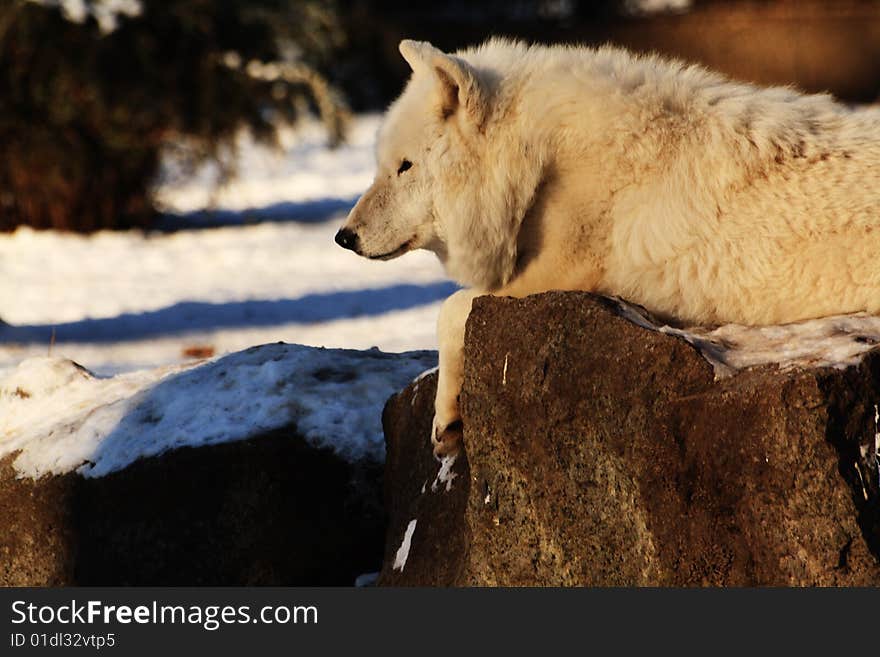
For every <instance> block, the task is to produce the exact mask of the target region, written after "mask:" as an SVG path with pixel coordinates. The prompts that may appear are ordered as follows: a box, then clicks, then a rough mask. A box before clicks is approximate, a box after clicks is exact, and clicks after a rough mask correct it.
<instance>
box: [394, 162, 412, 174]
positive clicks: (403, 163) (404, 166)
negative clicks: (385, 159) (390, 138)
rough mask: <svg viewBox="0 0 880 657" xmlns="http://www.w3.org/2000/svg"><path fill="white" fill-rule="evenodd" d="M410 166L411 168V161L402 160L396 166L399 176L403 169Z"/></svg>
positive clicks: (407, 168) (405, 169) (406, 169)
mask: <svg viewBox="0 0 880 657" xmlns="http://www.w3.org/2000/svg"><path fill="white" fill-rule="evenodd" d="M411 168H412V162H410V161H409V160H403V162H401V163H400V166H399V167H398V168H397V175H398V176H399V175H400V174H402V173H403V172H404V171H408V170H409V169H411Z"/></svg>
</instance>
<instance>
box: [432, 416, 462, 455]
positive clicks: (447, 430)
mask: <svg viewBox="0 0 880 657" xmlns="http://www.w3.org/2000/svg"><path fill="white" fill-rule="evenodd" d="M462 434H463V426H462V423H461V420H456V421H455V422H453V423H451V424H447V425H445V426H440V425H438V424H437V422H436V420H435V422H434V431H433V432H432V433H431V444H432V445H433V446H434V456H436V457H438V458H442V457H444V456H452V455H453V454H457V453H458V451H459V449H460V447H461V438H462Z"/></svg>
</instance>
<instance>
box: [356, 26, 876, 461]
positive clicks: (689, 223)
mask: <svg viewBox="0 0 880 657" xmlns="http://www.w3.org/2000/svg"><path fill="white" fill-rule="evenodd" d="M400 50H401V53H402V54H403V56H404V58H405V59H406V60H407V61H408V62H409V64H410V65H411V66H412V68H413V76H412V78H411V80H410V82H409V83H408V85H407V87H406V89H405V90H404V92H403V94H402V95H401V96H400V98H399V99H398V100H397V101H395V102H394V104H392V106H391V107H390V108H389V110H388V114H387V118H386V120H385V122H384V125H383V127H382V129H381V131H380V135H379V140H378V151H377V159H378V173H377V177H376V181H375V182H374V184H373V185H372V186H371V187H370V189H369V190H368V191H367V192H366V193H365V194H364V196H363V197H362V198H361V200H360V201H359V202H358V204H357V205H356V206H355V208H354V209H353V210H352V212H351V215H350V217H349V219H348V222H347V223H346V226H347V227H348V228H350V229H351V230H353V231H355V232H356V233H357V234H358V236H359V239H360V250H359V252H361V253H362V254H363V255H366V256H368V257H385V256H388V255H393V256H396V255H399V254H400V253H403V252H405V251H407V250H409V249H412V248H427V249H430V250H433V251H434V252H435V253H437V255H438V256H439V257H440V258H441V260H442V261H443V262H444V264H445V266H446V269H447V271H448V273H449V275H450V276H451V277H452V278H454V279H455V280H457V281H458V282H460V283H461V284H463V285H465V286H467V287H468V288H469V289H466V290H463V291H461V292H459V293H457V294H456V295H453V297H452V298H450V300H449V301H447V302H446V305H445V306H444V308H443V310H442V311H441V317H440V322H439V337H440V386H439V389H438V395H437V406H436V413H437V415H436V418H435V431H436V434H437V436H441V437H442V435H443V432H444V431H445V430H446V428H447V427H448V426H449V425H450V424H452V423H455V422H456V421H457V420H458V419H459V415H458V403H457V397H458V391H459V389H460V385H461V373H462V362H461V361H462V343H463V336H464V322H465V320H466V318H467V314H468V312H469V310H470V302H471V300H472V299H473V297H474V296H476V295H478V294H486V293H491V294H498V295H512V296H523V295H527V294H531V293H535V292H541V291H546V290H551V289H570V290H589V291H594V292H599V293H602V294H608V295H617V296H621V297H624V298H626V299H628V300H630V301H634V302H636V303H639V304H642V305H643V306H645V307H646V308H648V309H649V310H650V311H652V312H654V313H656V314H658V315H660V316H663V317H667V318H669V319H674V320H676V321H679V322H683V323H701V324H705V323H713V324H720V323H729V322H736V323H742V324H776V323H784V322H791V321H795V320H800V319H805V318H811V317H820V316H824V315H830V314H839V313H848V312H854V311H869V312H872V313H874V312H878V311H880V267H878V266H877V265H876V258H877V254H878V253H880V186H878V184H877V183H878V179H880V111H877V110H867V109H863V110H851V109H849V108H847V107H844V106H843V105H841V104H839V103H836V102H835V101H834V100H833V99H832V98H831V97H829V96H827V95H805V94H802V93H799V92H797V91H794V90H792V89H788V88H759V87H755V86H752V85H748V84H742V83H735V82H731V81H729V80H727V79H726V78H724V77H722V76H721V75H718V74H715V73H711V72H708V71H706V70H704V69H702V68H699V67H697V66H689V65H686V64H683V63H680V62H675V61H669V60H665V59H662V58H660V57H655V56H635V55H632V54H630V53H628V52H626V51H625V50H621V49H617V48H611V47H605V48H600V49H598V50H595V49H587V48H576V47H563V46H554V47H545V46H527V45H524V44H522V43H515V42H510V41H505V40H499V39H493V40H491V41H488V42H487V43H485V44H483V45H481V46H479V47H476V48H472V49H468V50H463V51H460V52H457V53H455V54H454V55H447V54H444V53H442V52H441V51H439V50H437V49H436V48H434V47H433V46H431V45H430V44H427V43H419V42H413V41H404V42H402V43H401V45H400ZM404 160H406V161H408V162H411V163H412V166H411V167H410V168H409V169H408V170H406V171H403V172H401V173H400V174H399V175H398V173H397V172H398V170H399V169H400V168H401V163H402V162H403V161H404ZM441 451H442V445H441Z"/></svg>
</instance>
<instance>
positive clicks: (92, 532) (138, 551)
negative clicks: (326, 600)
mask: <svg viewBox="0 0 880 657" xmlns="http://www.w3.org/2000/svg"><path fill="white" fill-rule="evenodd" d="M13 460H14V458H13V457H12V456H9V457H6V458H5V459H3V460H2V461H0V585H2V586H64V585H113V586H127V585H141V586H146V585H149V586H206V585H213V586H221V585H223V586H241V585H275V586H284V585H351V584H352V583H353V582H354V580H355V578H356V577H357V576H358V575H359V574H361V573H364V572H368V571H373V570H376V567H377V565H378V564H379V563H380V562H381V558H382V542H383V535H384V531H385V517H384V513H383V510H382V506H381V483H380V482H381V466H380V465H378V464H370V463H368V462H365V463H359V464H352V463H349V462H348V461H346V460H344V459H342V458H340V457H339V456H338V455H337V454H336V453H334V451H333V450H332V449H330V448H324V449H319V448H315V447H314V446H312V445H310V444H308V443H306V441H304V440H303V439H302V438H301V437H300V436H298V435H297V434H296V431H295V429H294V428H291V429H289V430H287V431H284V430H278V431H275V432H272V433H271V434H266V435H263V436H255V437H253V438H251V439H249V440H244V441H236V442H231V443H224V444H219V445H211V446H205V447H198V448H192V447H186V448H182V449H178V450H174V451H170V452H166V453H164V454H162V455H161V456H157V457H151V458H146V459H141V460H138V461H136V462H135V463H133V464H131V465H129V466H128V467H126V468H124V469H122V470H120V471H117V472H113V473H110V474H107V475H104V476H102V477H95V478H86V477H83V476H81V475H79V474H77V473H75V472H69V473H65V474H62V475H56V476H52V475H47V476H44V477H41V478H40V479H36V480H34V479H30V478H26V477H19V476H17V473H16V472H15V469H14V468H13V465H12V463H13Z"/></svg>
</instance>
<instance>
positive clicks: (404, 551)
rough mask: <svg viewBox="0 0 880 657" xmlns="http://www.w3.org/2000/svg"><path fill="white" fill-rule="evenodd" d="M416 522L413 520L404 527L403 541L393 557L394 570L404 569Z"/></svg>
mask: <svg viewBox="0 0 880 657" xmlns="http://www.w3.org/2000/svg"><path fill="white" fill-rule="evenodd" d="M417 522H418V520H417V519H416V518H413V519H412V520H410V521H409V524H408V525H407V526H406V531H405V532H404V533H403V541H402V542H401V543H400V547H399V548H397V554H395V555H394V570H400V571H403V569H404V568H405V567H406V560H407V559H408V558H409V548H410V545H411V543H412V537H413V534H414V533H415V531H416V523H417Z"/></svg>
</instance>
